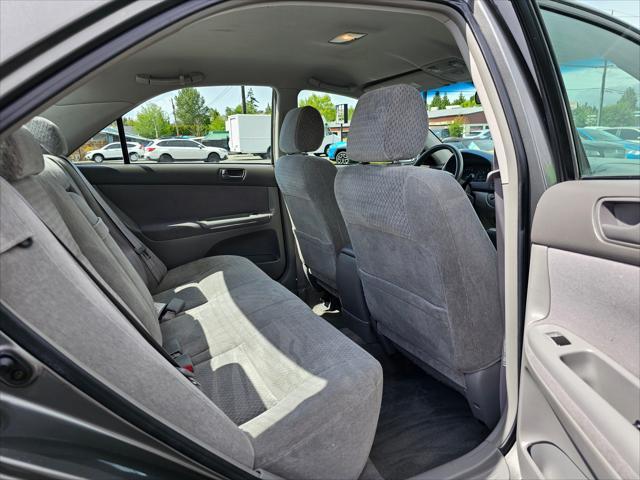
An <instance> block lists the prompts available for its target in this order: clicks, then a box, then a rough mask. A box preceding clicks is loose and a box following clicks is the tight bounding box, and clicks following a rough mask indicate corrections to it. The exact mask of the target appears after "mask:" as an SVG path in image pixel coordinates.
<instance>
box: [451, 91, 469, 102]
mask: <svg viewBox="0 0 640 480" xmlns="http://www.w3.org/2000/svg"><path fill="white" fill-rule="evenodd" d="M466 101H467V99H466V98H465V96H464V95H463V94H462V92H460V95H458V98H456V99H455V100H454V101H453V104H454V105H462V104H464V102H466Z"/></svg>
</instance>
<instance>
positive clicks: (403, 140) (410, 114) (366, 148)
mask: <svg viewBox="0 0 640 480" xmlns="http://www.w3.org/2000/svg"><path fill="white" fill-rule="evenodd" d="M428 132H429V120H428V118H427V107H426V106H425V103H424V100H423V99H422V97H421V96H420V93H419V92H418V91H417V90H416V89H415V88H413V87H410V86H409V85H393V86H391V87H385V88H380V89H377V90H373V91H371V92H367V93H365V94H364V95H362V97H360V98H359V99H358V104H357V105H356V110H355V112H354V113H353V118H352V120H351V125H350V126H349V140H348V142H347V154H348V156H349V160H353V161H355V162H395V161H397V160H408V159H411V158H413V157H415V156H416V155H418V154H419V153H420V152H421V151H422V149H423V148H424V144H425V141H426V139H427V134H428Z"/></svg>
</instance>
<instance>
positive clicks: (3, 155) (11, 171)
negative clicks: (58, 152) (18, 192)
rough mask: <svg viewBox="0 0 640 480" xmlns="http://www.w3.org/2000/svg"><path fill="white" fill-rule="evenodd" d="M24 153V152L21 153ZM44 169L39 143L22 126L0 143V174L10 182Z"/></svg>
mask: <svg viewBox="0 0 640 480" xmlns="http://www.w3.org/2000/svg"><path fill="white" fill-rule="evenodd" d="M23 153H24V154H23ZM43 169H44V159H43V158H42V150H41V148H40V145H38V143H37V142H35V141H34V140H33V137H32V136H31V135H30V134H29V132H28V131H27V130H26V129H25V128H24V127H22V128H20V129H19V130H18V131H16V132H13V133H12V134H11V135H9V136H8V137H7V138H6V139H5V140H4V141H3V142H2V143H1V144H0V176H1V177H2V178H5V179H7V180H8V181H10V182H15V181H17V180H21V179H23V178H27V177H30V176H31V175H36V174H38V173H40V172H41V171H42V170H43Z"/></svg>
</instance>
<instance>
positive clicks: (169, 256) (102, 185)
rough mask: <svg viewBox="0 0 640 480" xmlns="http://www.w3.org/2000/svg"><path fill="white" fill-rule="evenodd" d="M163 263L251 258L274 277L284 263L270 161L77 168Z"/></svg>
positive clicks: (174, 263)
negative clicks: (230, 257)
mask: <svg viewBox="0 0 640 480" xmlns="http://www.w3.org/2000/svg"><path fill="white" fill-rule="evenodd" d="M79 168H80V169H81V170H82V173H84V175H85V176H86V177H87V178H88V179H89V181H90V182H91V183H93V184H94V185H95V186H96V187H97V188H99V189H100V191H101V192H102V193H103V194H104V195H105V196H106V197H107V199H108V200H109V201H110V202H112V204H113V205H115V206H116V207H117V208H118V209H119V210H121V211H122V212H123V213H124V214H126V216H127V217H129V219H130V220H131V221H132V222H133V229H134V230H136V229H137V230H138V231H139V232H140V233H141V234H142V239H143V241H144V242H145V243H146V244H147V245H148V246H149V247H150V248H151V249H152V250H153V251H154V252H155V253H156V254H157V255H158V256H159V257H160V258H161V259H162V260H163V261H164V262H165V263H166V264H167V266H168V267H169V268H172V267H175V266H178V265H182V264H185V263H187V262H190V261H192V260H197V259H199V258H203V257H207V256H212V255H241V256H244V257H247V258H249V259H250V260H252V261H253V262H254V263H256V264H257V265H258V266H259V267H260V268H262V269H263V270H264V271H265V272H266V273H267V274H269V275H270V276H271V277H272V278H274V279H278V278H280V277H281V275H282V274H283V272H284V270H285V267H286V260H285V259H286V257H285V254H284V241H283V234H282V216H281V211H280V200H279V194H278V189H277V184H276V182H275V177H274V174H273V166H271V165H264V164H263V165H260V164H228V163H225V164H220V165H210V164H209V165H207V164H197V163H192V164H184V163H183V164H153V163H146V164H133V165H123V164H117V165H105V164H102V165H95V164H85V165H79Z"/></svg>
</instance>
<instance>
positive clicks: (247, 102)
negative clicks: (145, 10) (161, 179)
mask: <svg viewBox="0 0 640 480" xmlns="http://www.w3.org/2000/svg"><path fill="white" fill-rule="evenodd" d="M272 103H273V90H272V89H271V88H270V87H262V86H244V87H243V86H239V85H230V86H217V87H188V88H183V89H180V90H174V91H171V92H167V93H163V94H162V95H158V96H157V97H154V98H151V99H150V100H148V101H146V102H144V103H142V104H141V105H139V106H137V107H136V108H135V109H133V110H131V111H130V112H128V113H127V114H125V115H123V117H122V118H123V123H124V130H125V135H126V139H127V142H132V143H128V147H129V159H130V161H131V162H138V163H142V162H145V163H169V162H171V163H194V162H215V163H220V162H224V163H271V161H272V160H271V144H272V139H271V131H272V117H271V112H272ZM191 138H198V139H201V140H202V143H197V142H194V141H192V140H191ZM118 140H119V137H118V130H117V127H116V125H115V123H114V124H112V125H108V126H106V127H105V128H103V129H102V130H101V131H100V132H98V133H96V134H95V135H94V137H92V138H91V139H89V140H88V141H87V142H86V144H85V145H83V146H82V147H80V148H79V149H78V150H77V151H76V152H74V153H73V154H71V155H70V158H71V159H72V160H74V161H77V162H80V161H85V162H91V161H96V162H103V161H108V162H118V163H122V162H123V158H122V157H123V155H122V153H121V151H120V146H119V144H117V145H115V146H114V147H113V148H114V149H115V150H116V151H117V152H118V154H117V155H116V154H113V155H110V154H104V153H102V152H98V151H97V150H98V149H102V151H104V150H105V146H106V145H107V144H108V143H110V142H116V141H118ZM159 140H162V141H159ZM138 145H142V146H143V148H140V147H138ZM171 149H175V150H171ZM109 150H111V149H110V148H109Z"/></svg>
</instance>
